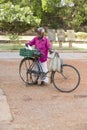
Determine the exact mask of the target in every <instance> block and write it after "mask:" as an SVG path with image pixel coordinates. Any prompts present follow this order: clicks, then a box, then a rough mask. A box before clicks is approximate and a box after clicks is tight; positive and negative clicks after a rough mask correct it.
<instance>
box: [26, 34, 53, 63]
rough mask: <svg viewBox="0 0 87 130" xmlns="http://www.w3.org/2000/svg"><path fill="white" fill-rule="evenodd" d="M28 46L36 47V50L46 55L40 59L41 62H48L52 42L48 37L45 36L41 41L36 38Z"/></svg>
mask: <svg viewBox="0 0 87 130" xmlns="http://www.w3.org/2000/svg"><path fill="white" fill-rule="evenodd" d="M28 44H29V45H30V46H32V45H34V46H35V49H37V50H39V51H40V52H41V53H42V54H43V55H44V56H43V57H41V58H40V61H41V62H45V61H46V60H47V56H48V50H49V49H50V48H51V44H50V41H49V39H48V38H47V37H45V36H44V37H43V38H42V39H40V38H38V37H37V36H36V37H35V38H33V39H32V40H31V41H30V42H29V43H28Z"/></svg>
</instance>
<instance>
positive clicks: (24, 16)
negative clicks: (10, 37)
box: [0, 0, 40, 33]
mask: <svg viewBox="0 0 87 130" xmlns="http://www.w3.org/2000/svg"><path fill="white" fill-rule="evenodd" d="M23 1H24V0H22V2H23ZM3 2H5V0H3ZM3 2H2V3H1V4H0V27H4V29H6V30H7V31H9V32H14V31H15V32H17V33H18V32H21V31H23V30H25V29H27V28H29V27H33V26H35V25H38V24H39V23H40V19H39V18H38V17H37V16H34V15H33V12H32V11H31V9H30V7H29V6H28V5H26V6H25V4H24V6H23V3H21V4H19V3H18V4H17V3H16V1H15V3H12V2H10V1H8V2H7V3H3ZM17 2H18V1H17Z"/></svg>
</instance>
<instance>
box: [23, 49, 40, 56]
mask: <svg viewBox="0 0 87 130" xmlns="http://www.w3.org/2000/svg"><path fill="white" fill-rule="evenodd" d="M36 54H40V52H39V51H38V50H36V49H33V50H29V49H26V48H21V49H20V56H24V57H35V55H36Z"/></svg>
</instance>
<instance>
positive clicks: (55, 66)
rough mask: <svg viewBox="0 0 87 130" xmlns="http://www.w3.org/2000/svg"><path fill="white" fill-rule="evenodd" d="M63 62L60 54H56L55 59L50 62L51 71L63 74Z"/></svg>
mask: <svg viewBox="0 0 87 130" xmlns="http://www.w3.org/2000/svg"><path fill="white" fill-rule="evenodd" d="M62 64H63V60H62V59H61V58H60V57H59V55H58V53H57V52H55V54H54V57H53V58H52V59H51V61H50V66H49V70H50V71H57V72H61V68H62Z"/></svg>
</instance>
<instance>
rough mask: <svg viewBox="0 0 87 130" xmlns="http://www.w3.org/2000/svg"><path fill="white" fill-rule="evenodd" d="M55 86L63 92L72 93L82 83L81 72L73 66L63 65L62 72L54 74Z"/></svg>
mask: <svg viewBox="0 0 87 130" xmlns="http://www.w3.org/2000/svg"><path fill="white" fill-rule="evenodd" d="M52 81H53V85H54V86H55V88H56V89H58V90H59V91H61V92H72V91H74V90H75V89H76V88H77V87H78V86H79V83H80V74H79V71H78V70H77V69H76V68H75V67H74V66H72V65H68V64H63V65H62V71H61V73H59V72H53V75H52Z"/></svg>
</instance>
